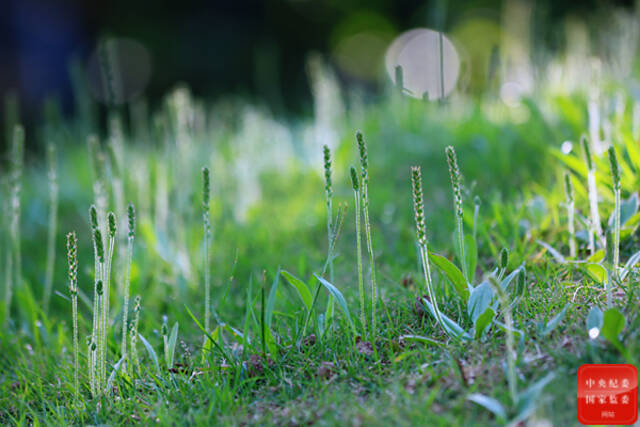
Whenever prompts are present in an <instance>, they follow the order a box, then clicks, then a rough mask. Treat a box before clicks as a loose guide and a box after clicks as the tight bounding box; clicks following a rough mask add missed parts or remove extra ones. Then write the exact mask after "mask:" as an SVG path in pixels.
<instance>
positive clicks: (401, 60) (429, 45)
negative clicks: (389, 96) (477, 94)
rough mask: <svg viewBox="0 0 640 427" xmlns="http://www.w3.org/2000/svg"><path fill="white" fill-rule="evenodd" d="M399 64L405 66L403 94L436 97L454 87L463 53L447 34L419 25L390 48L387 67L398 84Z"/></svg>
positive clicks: (388, 72)
mask: <svg viewBox="0 0 640 427" xmlns="http://www.w3.org/2000/svg"><path fill="white" fill-rule="evenodd" d="M441 36H442V39H441ZM441 40H442V49H441V46H440V41H441ZM441 51H442V55H441ZM398 66H400V67H402V80H403V81H402V85H403V91H404V93H406V94H408V95H410V96H413V97H414V98H419V99H423V98H424V97H425V96H426V97H428V99H429V100H435V99H440V98H442V96H443V95H444V96H445V97H446V96H447V95H449V94H450V93H451V92H452V91H453V90H454V89H455V87H456V84H457V82H458V76H459V75H460V56H459V55H458V52H457V51H456V48H455V46H454V45H453V43H452V42H451V40H449V38H447V36H445V35H444V34H442V35H441V33H440V32H438V31H434V30H430V29H428V28H416V29H413V30H409V31H407V32H404V33H402V34H400V35H399V36H398V37H397V38H396V39H395V40H394V41H393V42H392V43H391V45H390V46H389V48H388V49H387V53H386V55H385V67H386V69H387V74H388V75H389V77H390V78H391V81H393V83H394V84H395V85H397V84H398V82H397V81H396V68H397V67H398Z"/></svg>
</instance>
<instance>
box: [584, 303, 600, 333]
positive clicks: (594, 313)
mask: <svg viewBox="0 0 640 427" xmlns="http://www.w3.org/2000/svg"><path fill="white" fill-rule="evenodd" d="M602 321H603V314H602V310H600V308H599V307H598V306H597V305H594V306H593V307H591V310H589V314H588V315H587V333H588V334H589V337H591V338H592V339H593V338H596V337H597V336H598V335H600V330H601V329H602ZM592 330H594V332H591V331H592ZM596 332H597V333H596Z"/></svg>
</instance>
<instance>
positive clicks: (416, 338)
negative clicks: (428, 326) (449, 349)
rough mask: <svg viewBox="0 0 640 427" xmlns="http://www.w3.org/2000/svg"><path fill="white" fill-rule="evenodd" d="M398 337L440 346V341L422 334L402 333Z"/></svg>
mask: <svg viewBox="0 0 640 427" xmlns="http://www.w3.org/2000/svg"><path fill="white" fill-rule="evenodd" d="M400 339H401V340H404V341H414V342H419V343H422V344H428V345H435V346H438V347H440V346H442V343H441V342H440V341H437V340H434V339H433V338H429V337H424V336H422V335H402V336H401V337H400Z"/></svg>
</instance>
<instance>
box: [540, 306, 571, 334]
mask: <svg viewBox="0 0 640 427" xmlns="http://www.w3.org/2000/svg"><path fill="white" fill-rule="evenodd" d="M568 308H569V304H567V305H565V306H564V308H563V309H562V310H560V313H558V314H556V315H555V316H554V317H553V318H552V319H551V320H549V322H547V325H546V326H545V328H544V330H543V331H542V335H543V336H547V335H549V334H550V333H551V332H553V330H554V329H555V328H556V327H557V326H558V325H559V324H560V322H562V319H564V316H565V315H566V314H567V309H568Z"/></svg>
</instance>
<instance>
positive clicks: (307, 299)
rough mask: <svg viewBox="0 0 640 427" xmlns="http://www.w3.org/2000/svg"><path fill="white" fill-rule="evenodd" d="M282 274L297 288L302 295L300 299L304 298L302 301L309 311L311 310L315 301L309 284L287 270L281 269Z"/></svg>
mask: <svg viewBox="0 0 640 427" xmlns="http://www.w3.org/2000/svg"><path fill="white" fill-rule="evenodd" d="M280 274H282V275H283V276H284V277H285V279H287V281H288V282H289V283H290V284H291V285H292V286H293V287H294V288H295V290H296V291H298V296H299V297H300V300H302V303H303V304H304V306H305V307H306V309H307V311H311V303H312V302H313V298H312V297H311V292H310V291H309V288H308V287H307V285H306V284H305V283H304V282H303V281H302V280H300V279H298V278H297V277H295V276H294V275H293V274H291V273H289V272H288V271H286V270H282V271H280Z"/></svg>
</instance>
